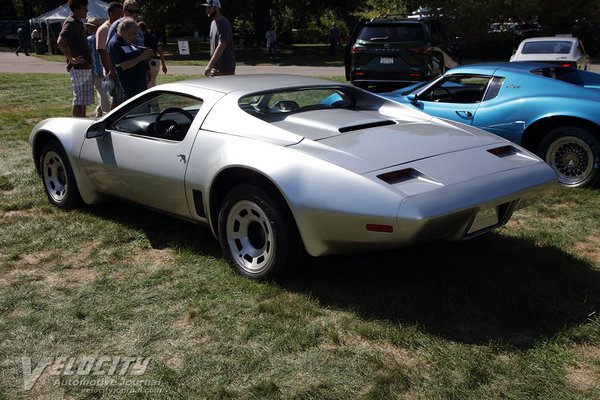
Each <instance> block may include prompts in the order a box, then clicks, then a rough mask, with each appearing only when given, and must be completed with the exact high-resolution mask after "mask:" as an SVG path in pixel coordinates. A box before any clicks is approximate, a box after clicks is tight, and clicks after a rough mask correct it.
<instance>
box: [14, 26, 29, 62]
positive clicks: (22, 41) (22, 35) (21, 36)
mask: <svg viewBox="0 0 600 400" xmlns="http://www.w3.org/2000/svg"><path fill="white" fill-rule="evenodd" d="M17 41H18V42H19V47H17V51H15V54H16V55H19V51H23V52H24V53H25V55H26V56H28V55H29V53H28V52H27V42H28V41H29V37H28V35H27V32H26V31H25V28H23V27H22V26H19V28H18V29H17Z"/></svg>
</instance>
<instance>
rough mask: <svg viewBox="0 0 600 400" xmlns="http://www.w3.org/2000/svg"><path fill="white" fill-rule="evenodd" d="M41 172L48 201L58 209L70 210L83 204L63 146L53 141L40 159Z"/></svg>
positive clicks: (45, 147)
mask: <svg viewBox="0 0 600 400" xmlns="http://www.w3.org/2000/svg"><path fill="white" fill-rule="evenodd" d="M40 171H41V175H42V182H43V183H44V191H45V192H46V195H47V196H48V200H50V202H51V203H52V204H54V205H55V206H56V207H59V208H62V209H64V210H70V209H72V208H74V207H76V206H77V205H79V204H80V203H81V196H80V194H79V188H78V187H77V182H76V181H75V176H74V175H73V170H72V169H71V164H70V163H69V159H68V158H67V155H66V154H65V152H64V150H63V148H62V146H61V145H60V144H59V143H58V142H57V141H56V140H51V141H49V142H48V143H46V145H45V146H44V148H43V150H42V155H41V157H40Z"/></svg>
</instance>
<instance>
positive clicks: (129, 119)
mask: <svg viewBox="0 0 600 400" xmlns="http://www.w3.org/2000/svg"><path fill="white" fill-rule="evenodd" d="M202 103H203V102H202V100H200V99H198V98H195V97H190V96H184V95H181V94H176V93H159V94H158V95H154V96H152V97H150V98H148V99H146V100H145V101H143V102H142V103H140V104H138V105H137V106H135V107H134V108H133V109H131V110H129V111H127V112H126V113H125V114H124V115H123V116H121V117H120V118H119V119H118V120H116V121H115V122H114V123H113V124H112V125H111V127H110V129H112V130H115V131H119V132H121V133H127V134H132V135H139V136H146V137H150V138H158V139H167V140H175V141H181V140H183V139H184V138H185V136H186V134H187V131H188V129H189V127H190V125H191V124H192V121H193V120H194V117H195V116H196V114H197V113H198V111H199V110H200V108H201V107H202Z"/></svg>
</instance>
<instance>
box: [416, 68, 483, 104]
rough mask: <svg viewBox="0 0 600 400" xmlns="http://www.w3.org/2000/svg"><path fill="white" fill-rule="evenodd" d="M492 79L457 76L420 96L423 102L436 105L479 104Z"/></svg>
mask: <svg viewBox="0 0 600 400" xmlns="http://www.w3.org/2000/svg"><path fill="white" fill-rule="evenodd" d="M490 79H491V77H489V76H480V75H455V76H449V77H448V78H447V79H444V80H443V81H441V82H439V84H437V85H435V86H434V87H431V88H430V89H428V90H427V91H426V92H425V93H423V94H420V95H419V98H421V99H423V100H429V101H435V102H436V103H462V104H468V103H479V102H481V101H482V100H483V96H484V94H485V91H486V88H487V86H488V82H489V81H490Z"/></svg>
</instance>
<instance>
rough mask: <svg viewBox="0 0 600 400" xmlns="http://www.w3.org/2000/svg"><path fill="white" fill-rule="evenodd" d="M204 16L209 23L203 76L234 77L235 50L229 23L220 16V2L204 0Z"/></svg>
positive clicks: (217, 0)
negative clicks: (208, 42) (207, 18)
mask: <svg viewBox="0 0 600 400" xmlns="http://www.w3.org/2000/svg"><path fill="white" fill-rule="evenodd" d="M205 1H206V2H205V3H204V4H202V6H203V7H205V10H206V15H207V16H208V17H209V18H211V19H212V22H211V23H210V34H209V36H210V60H209V61H208V64H207V65H206V67H205V68H204V75H206V76H218V75H235V49H234V46H233V33H232V29H231V23H230V22H229V20H228V19H227V18H225V17H224V16H223V14H221V1H220V0H205Z"/></svg>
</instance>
